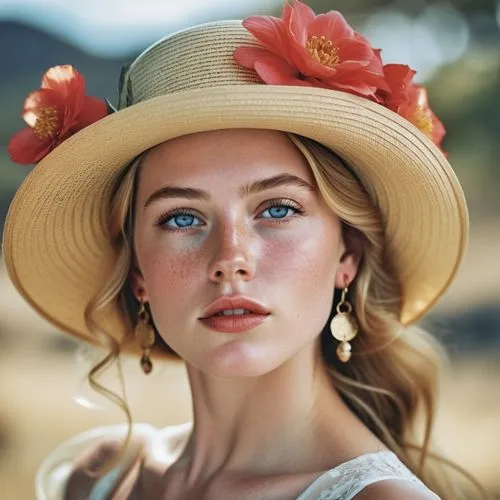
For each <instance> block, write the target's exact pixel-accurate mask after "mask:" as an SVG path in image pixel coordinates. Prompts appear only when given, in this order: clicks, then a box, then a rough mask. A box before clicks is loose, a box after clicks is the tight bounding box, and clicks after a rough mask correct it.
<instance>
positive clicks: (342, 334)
mask: <svg viewBox="0 0 500 500" xmlns="http://www.w3.org/2000/svg"><path fill="white" fill-rule="evenodd" d="M346 295H347V284H346V285H345V287H344V289H343V290H342V297H341V298H340V302H339V303H338V304H337V308H336V310H337V314H336V315H335V316H334V317H333V318H332V321H331V322H330V330H331V332H332V335H333V338H335V339H337V340H340V344H339V345H338V346H337V356H338V358H339V359H340V361H342V363H347V362H348V361H349V359H351V344H349V340H352V339H353V338H354V337H355V336H356V334H357V333H358V329H359V327H358V324H357V322H356V320H355V319H354V317H353V316H352V315H351V312H352V305H351V303H350V302H348V301H347V300H346ZM342 309H343V310H342Z"/></svg>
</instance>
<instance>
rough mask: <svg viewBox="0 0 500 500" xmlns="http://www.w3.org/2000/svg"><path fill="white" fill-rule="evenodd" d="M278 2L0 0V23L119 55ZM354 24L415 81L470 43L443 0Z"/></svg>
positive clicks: (104, 54)
mask: <svg viewBox="0 0 500 500" xmlns="http://www.w3.org/2000/svg"><path fill="white" fill-rule="evenodd" d="M283 1H284V0H0V20H15V21H20V22H23V23H25V24H28V25H33V26H36V27H38V28H41V29H43V30H45V31H47V32H49V33H53V34H56V35H57V36H59V37H61V38H63V39H65V40H67V41H69V42H71V43H72V44H74V45H76V46H77V47H80V48H81V49H83V50H84V51H86V52H88V53H91V54H94V55H98V56H101V57H122V56H128V55H130V54H131V53H136V52H139V51H141V50H142V49H144V47H146V46H148V45H149V44H151V43H152V42H154V41H156V40H158V39H160V38H163V37H164V36H165V35H167V34H169V33H171V32H173V31H176V30H178V29H182V28H185V27H187V26H191V25H194V24H198V23H202V22H208V21H212V20H216V19H241V18H244V17H246V16H247V15H249V13H250V12H253V13H256V14H261V15H262V14H270V13H272V12H273V11H276V8H277V7H279V6H281V5H282V4H283ZM499 1H500V0H499ZM499 5H500V3H499ZM499 16H500V9H499ZM358 29H359V30H360V31H361V32H362V33H363V34H364V35H365V36H367V37H368V39H369V40H370V41H371V43H372V45H373V46H374V47H377V48H382V56H383V59H384V62H386V63H387V62H391V63H401V64H408V65H410V66H411V67H412V68H413V69H415V70H416V71H417V76H416V78H415V80H416V81H417V82H418V81H421V82H423V81H425V80H426V79H428V78H430V77H431V76H432V74H433V73H434V72H435V71H436V70H437V69H438V68H439V67H440V66H442V65H443V64H446V63H451V62H453V61H455V60H457V59H458V58H460V57H461V56H462V55H463V54H464V52H465V51H466V50H467V48H468V46H469V41H470V30H469V27H468V24H467V20H466V19H465V18H464V17H463V16H462V14H461V13H460V12H459V11H457V10H455V9H454V8H453V7H452V6H451V5H450V4H446V3H435V4H432V3H430V4H428V6H427V7H426V8H425V9H424V10H422V11H421V12H420V13H419V14H418V15H414V16H412V17H411V18H410V17H408V14H406V13H404V12H403V11H400V10H398V9H397V7H395V6H392V7H388V8H383V9H379V10H377V12H376V13H375V14H374V15H373V16H372V17H370V18H369V19H368V20H367V22H366V24H365V26H363V27H358Z"/></svg>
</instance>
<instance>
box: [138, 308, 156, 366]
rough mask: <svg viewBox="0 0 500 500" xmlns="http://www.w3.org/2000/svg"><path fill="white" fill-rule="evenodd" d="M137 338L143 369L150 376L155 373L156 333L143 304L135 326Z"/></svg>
mask: <svg viewBox="0 0 500 500" xmlns="http://www.w3.org/2000/svg"><path fill="white" fill-rule="evenodd" d="M135 337H136V339H137V340H138V341H139V345H140V346H141V349H142V356H141V361H140V364H141V368H142V371H143V372H144V373H145V374H146V375H148V374H149V373H151V372H152V371H153V362H152V361H151V358H150V355H151V348H152V347H153V345H154V343H155V331H154V329H153V326H152V325H151V323H150V322H149V314H148V312H147V311H146V308H145V307H144V302H141V306H140V308H139V312H138V313H137V325H136V326H135Z"/></svg>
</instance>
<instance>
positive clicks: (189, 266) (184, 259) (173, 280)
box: [141, 241, 201, 300]
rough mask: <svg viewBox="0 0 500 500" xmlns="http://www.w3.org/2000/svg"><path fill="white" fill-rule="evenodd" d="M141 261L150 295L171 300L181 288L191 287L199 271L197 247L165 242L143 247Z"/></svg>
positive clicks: (199, 263)
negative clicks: (145, 249)
mask: <svg viewBox="0 0 500 500" xmlns="http://www.w3.org/2000/svg"><path fill="white" fill-rule="evenodd" d="M145 248H146V247H145ZM141 264H142V270H143V274H144V278H145V281H146V286H147V289H148V293H149V295H150V296H157V297H171V298H172V299H175V296H177V297H179V295H180V294H182V292H183V291H188V290H190V289H194V288H195V287H196V284H197V283H198V281H199V278H200V273H201V269H200V266H201V262H200V254H199V251H198V249H195V248H185V246H182V248H179V245H177V244H172V243H171V242H170V243H168V242H167V241H163V242H162V241H160V242H156V244H152V245H149V246H147V252H144V255H143V259H142V262H141ZM198 284H199V283H198ZM172 292H175V293H172ZM151 300H154V299H153V297H151ZM160 300H161V299H160Z"/></svg>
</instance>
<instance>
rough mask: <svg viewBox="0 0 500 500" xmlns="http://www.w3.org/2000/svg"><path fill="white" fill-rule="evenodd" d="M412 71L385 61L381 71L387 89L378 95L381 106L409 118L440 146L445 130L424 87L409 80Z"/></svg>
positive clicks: (404, 66) (411, 78) (411, 76)
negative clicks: (382, 71)
mask: <svg viewBox="0 0 500 500" xmlns="http://www.w3.org/2000/svg"><path fill="white" fill-rule="evenodd" d="M415 73H416V71H414V70H412V69H411V68H410V67H409V66H406V65H403V64H386V65H385V66H384V74H385V76H386V80H387V84H388V85H389V88H390V92H389V93H385V92H384V91H381V92H380V93H379V98H380V100H381V101H382V104H384V106H386V107H387V108H389V109H390V110H392V111H395V112H396V113H398V114H399V115H401V116H402V117H403V118H406V119H407V120H409V121H410V122H411V123H413V125H415V126H416V127H417V128H418V129H419V130H420V131H421V132H423V133H424V134H425V135H426V136H427V137H429V139H431V140H432V142H433V143H434V144H435V145H436V146H438V147H440V145H441V141H442V140H443V137H444V136H445V134H446V130H445V128H444V126H443V124H442V123H441V121H440V120H439V119H438V117H437V116H436V115H435V114H434V113H433V112H432V110H431V108H430V106H429V102H428V98H427V91H426V89H425V88H424V87H421V86H419V85H415V84H414V83H413V82H412V80H413V77H414V76H415Z"/></svg>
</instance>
